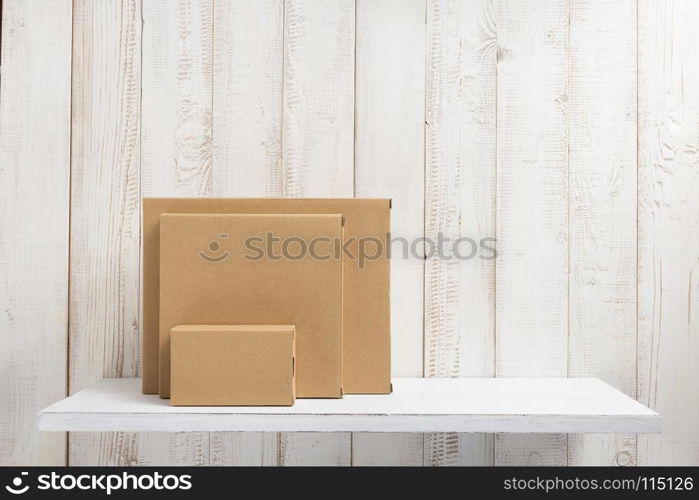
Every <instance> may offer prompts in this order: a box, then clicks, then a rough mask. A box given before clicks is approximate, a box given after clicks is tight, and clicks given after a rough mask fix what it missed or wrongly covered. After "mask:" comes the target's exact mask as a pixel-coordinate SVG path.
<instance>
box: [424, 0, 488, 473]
mask: <svg viewBox="0 0 699 500" xmlns="http://www.w3.org/2000/svg"><path fill="white" fill-rule="evenodd" d="M427 40H428V47H427V48H428V50H427V88H426V96H427V98H426V124H427V129H426V146H425V147H426V174H425V179H426V185H425V212H426V213H425V224H426V226H425V234H426V237H427V238H429V239H430V240H431V241H433V242H437V241H441V240H444V241H448V242H449V243H448V244H447V245H446V247H445V251H444V253H440V254H438V255H437V256H434V257H433V258H432V259H430V260H428V261H427V263H426V267H425V375H426V376H429V377H435V376H436V377H469V376H476V377H478V376H481V377H487V376H493V375H494V374H495V295H494V294H495V265H494V260H493V256H492V255H485V254H483V253H481V251H476V252H475V253H474V255H473V256H472V258H470V259H468V260H461V259H459V258H457V257H458V255H461V256H463V257H468V256H469V255H470V254H471V252H473V247H472V246H471V244H470V243H469V242H470V241H473V242H476V245H480V242H481V241H482V240H483V238H493V239H494V237H495V175H496V172H495V159H496V150H495V135H496V134H495V132H496V131H495V116H496V106H495V102H496V100H495V90H496V89H495V78H496V51H497V43H496V26H495V5H494V2H493V1H492V0H477V1H467V2H464V1H460V0H430V1H429V2H428V10H427ZM460 238H463V240H460V241H462V242H463V244H461V245H460V247H459V249H458V252H459V254H458V255H455V254H454V253H453V252H454V248H453V246H454V242H456V241H459V239H460ZM490 246H494V243H491V244H490ZM442 256H444V257H442ZM483 257H488V259H484V258H483ZM492 446H493V439H492V436H486V435H428V436H426V437H425V463H426V464H428V465H459V464H463V465H492V460H493V449H492Z"/></svg>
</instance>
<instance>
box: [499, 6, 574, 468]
mask: <svg viewBox="0 0 699 500" xmlns="http://www.w3.org/2000/svg"><path fill="white" fill-rule="evenodd" d="M568 22H569V9H568V2H567V1H562V0H556V1H551V2H545V3H544V2H538V1H534V0H526V1H522V0H501V1H500V2H499V6H498V14H497V38H498V73H497V92H498V96H497V110H498V111H497V162H498V164H497V239H498V250H499V255H498V259H497V264H496V290H497V293H496V375H497V376H499V377H507V376H521V377H524V376H530V377H531V376H548V377H555V376H559V377H560V376H565V375H566V373H567V358H568V352H567V336H568V217H567V212H568V101H569V97H568V92H569V91H568ZM531 457H538V458H537V459H536V460H534V461H535V462H537V461H540V462H541V463H542V464H543V465H565V463H566V437H565V436H562V437H561V436H555V435H554V436H548V435H547V436H515V435H498V436H497V438H496V450H495V463H496V465H517V464H523V463H530V462H531V461H532V460H533V458H531Z"/></svg>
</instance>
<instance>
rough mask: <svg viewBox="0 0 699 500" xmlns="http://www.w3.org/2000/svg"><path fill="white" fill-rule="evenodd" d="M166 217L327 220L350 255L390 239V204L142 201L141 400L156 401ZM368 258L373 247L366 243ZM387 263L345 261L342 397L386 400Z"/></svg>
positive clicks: (354, 201) (283, 200) (388, 387)
mask: <svg viewBox="0 0 699 500" xmlns="http://www.w3.org/2000/svg"><path fill="white" fill-rule="evenodd" d="M164 213H250V214H295V213H299V214H314V213H317V214H333V213H340V214H343V215H344V217H345V228H344V230H345V240H346V244H347V249H348V252H349V253H351V254H352V255H354V256H357V255H358V252H357V250H358V248H359V245H360V244H359V239H360V238H364V241H367V242H368V241H369V238H378V239H379V240H381V241H383V242H384V244H385V239H386V235H387V234H388V233H389V232H390V200H380V199H298V198H145V199H144V200H143V392H144V393H146V394H156V393H158V378H159V368H158V356H159V341H158V313H159V304H158V301H159V287H160V284H159V279H160V278H159V273H160V267H159V256H160V246H159V245H160V240H159V237H160V236H159V235H160V233H159V228H160V215H161V214H164ZM367 250H368V253H370V252H371V251H372V247H371V245H370V244H369V243H367ZM389 274H390V267H389V260H388V253H387V252H386V251H384V252H382V253H381V255H380V256H379V257H378V258H376V259H367V260H366V262H364V263H363V266H360V261H359V260H358V259H351V258H348V257H347V256H346V257H345V259H344V303H343V307H344V325H343V326H344V328H343V330H344V332H343V335H344V345H343V351H344V352H343V389H344V391H345V394H387V393H389V392H391V377H390V372H391V352H390V351H391V341H390V302H389Z"/></svg>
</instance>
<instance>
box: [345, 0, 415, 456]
mask: <svg viewBox="0 0 699 500" xmlns="http://www.w3.org/2000/svg"><path fill="white" fill-rule="evenodd" d="M425 15H426V13H425V2H424V1H422V0H409V1H405V0H358V2H357V55H356V61H357V68H356V86H357V88H356V103H355V106H356V123H357V130H356V134H355V135H356V138H355V191H356V195H357V196H358V197H381V198H392V200H393V209H392V220H391V231H392V235H393V237H402V238H405V239H406V240H407V242H408V243H412V242H414V241H415V242H416V243H417V244H420V245H419V247H418V248H419V249H420V251H421V250H422V244H421V240H419V238H423V237H424V235H425V225H424V195H425V194H424V172H425V170H424V152H425V148H424V134H425V125H424V123H425V40H426V38H425V37H426V30H425ZM408 243H406V244H408ZM423 291H424V260H422V258H412V257H411V258H403V257H402V255H401V251H400V249H398V251H397V252H395V253H393V255H392V260H391V366H392V370H391V371H392V374H393V375H398V376H420V375H422V374H423V341H424V338H423V310H424V309H423V300H424V299H423ZM404 439H405V440H406V442H404V443H402V444H401V448H403V449H406V450H413V449H416V448H418V447H419V446H420V444H421V443H422V436H405V437H404ZM397 440H400V438H397V437H396V436H386V437H384V436H364V437H358V439H356V440H355V443H354V447H353V456H352V462H353V463H354V464H355V465H364V464H369V463H373V464H377V463H383V464H385V465H398V464H402V465H417V464H419V465H421V464H422V462H423V460H422V457H418V455H417V454H416V453H407V454H402V455H401V456H400V457H399V456H396V449H395V447H396V441H397ZM407 441H410V442H407ZM365 445H366V446H365ZM418 458H419V460H418V463H417V464H416V463H414V462H413V461H414V460H416V459H418ZM396 459H399V462H396V461H395V460H396Z"/></svg>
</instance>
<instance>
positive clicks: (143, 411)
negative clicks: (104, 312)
mask: <svg viewBox="0 0 699 500" xmlns="http://www.w3.org/2000/svg"><path fill="white" fill-rule="evenodd" d="M38 426H39V429H40V430H42V431H88V432H89V431H95V432H102V431H164V432H178V431H269V432H295V431H298V432H304V431H314V432H318V431H327V432H349V431H353V432H517V433H610V434H611V433H658V432H660V415H658V414H657V413H655V412H654V411H652V410H649V409H648V408H646V407H645V406H643V405H641V404H640V403H638V402H636V401H634V400H633V399H631V398H630V397H628V396H626V395H624V394H623V393H621V392H619V391H618V390H616V389H614V388H612V387H611V386H609V385H607V384H605V383H604V382H602V381H600V380H597V379H530V378H528V379H505V378H500V379H435V378H432V379H418V378H403V379H401V378H397V379H394V380H393V394H390V395H349V396H345V397H344V398H343V399H299V400H297V401H296V404H295V405H294V406H291V407H172V406H170V405H169V402H168V401H167V400H163V399H160V398H159V397H158V396H156V395H144V394H141V380H140V379H103V380H100V381H99V382H96V383H95V384H93V385H91V386H89V387H88V388H86V389H84V390H82V391H80V392H78V393H76V394H75V395H73V396H71V397H69V398H66V399H64V400H62V401H59V402H57V403H55V404H53V405H51V406H49V407H48V408H46V409H44V410H42V411H41V412H39V419H38Z"/></svg>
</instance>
